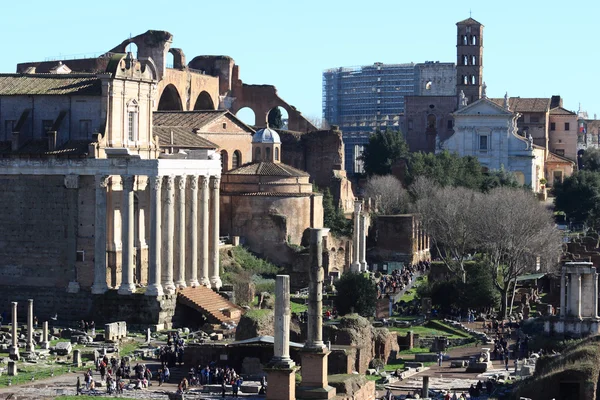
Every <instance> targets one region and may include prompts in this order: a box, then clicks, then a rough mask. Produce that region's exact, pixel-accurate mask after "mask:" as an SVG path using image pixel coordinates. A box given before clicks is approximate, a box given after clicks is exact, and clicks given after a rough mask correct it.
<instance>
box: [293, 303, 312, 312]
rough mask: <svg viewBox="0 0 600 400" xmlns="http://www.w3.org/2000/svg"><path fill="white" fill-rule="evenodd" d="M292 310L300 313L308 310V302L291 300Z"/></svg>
mask: <svg viewBox="0 0 600 400" xmlns="http://www.w3.org/2000/svg"><path fill="white" fill-rule="evenodd" d="M290 310H291V311H292V312H293V313H296V314H300V313H301V312H304V311H307V310H308V306H307V305H306V304H299V303H295V302H293V301H292V302H290Z"/></svg>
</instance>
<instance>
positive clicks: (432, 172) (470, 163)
mask: <svg viewBox="0 0 600 400" xmlns="http://www.w3.org/2000/svg"><path fill="white" fill-rule="evenodd" d="M418 177H426V178H428V179H429V180H431V181H432V182H434V183H435V184H437V185H438V186H463V187H466V188H469V189H474V190H480V187H481V183H482V181H483V172H482V167H481V164H480V163H479V161H478V160H477V158H475V157H471V156H466V157H460V156H459V155H458V154H456V153H450V152H449V151H447V150H444V151H442V152H441V153H436V154H434V153H420V152H419V153H413V154H411V155H410V157H409V159H408V170H407V179H406V181H407V183H408V184H409V185H410V184H412V183H413V182H414V181H415V180H416V179H417V178H418Z"/></svg>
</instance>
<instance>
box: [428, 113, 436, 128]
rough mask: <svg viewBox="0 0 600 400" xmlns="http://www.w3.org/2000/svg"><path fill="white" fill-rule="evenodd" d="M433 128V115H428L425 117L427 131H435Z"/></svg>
mask: <svg viewBox="0 0 600 400" xmlns="http://www.w3.org/2000/svg"><path fill="white" fill-rule="evenodd" d="M435 128H436V120H435V115H433V114H429V115H428V116H427V129H435Z"/></svg>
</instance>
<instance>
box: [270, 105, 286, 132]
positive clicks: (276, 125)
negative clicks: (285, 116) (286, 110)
mask: <svg viewBox="0 0 600 400" xmlns="http://www.w3.org/2000/svg"><path fill="white" fill-rule="evenodd" d="M267 121H269V127H271V128H273V129H281V128H283V120H282V119H281V110H280V109H279V107H275V108H272V109H271V111H269V115H268V117H267Z"/></svg>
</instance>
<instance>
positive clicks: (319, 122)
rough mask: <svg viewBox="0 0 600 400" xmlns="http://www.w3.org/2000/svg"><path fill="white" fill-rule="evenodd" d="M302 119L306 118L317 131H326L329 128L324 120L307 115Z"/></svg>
mask: <svg viewBox="0 0 600 400" xmlns="http://www.w3.org/2000/svg"><path fill="white" fill-rule="evenodd" d="M304 118H306V119H307V120H308V122H310V123H311V124H313V125H314V126H315V127H316V128H317V129H320V130H326V129H330V128H331V127H330V125H329V122H327V120H326V119H325V118H321V117H315V116H307V115H305V116H304Z"/></svg>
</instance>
